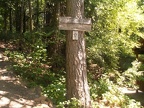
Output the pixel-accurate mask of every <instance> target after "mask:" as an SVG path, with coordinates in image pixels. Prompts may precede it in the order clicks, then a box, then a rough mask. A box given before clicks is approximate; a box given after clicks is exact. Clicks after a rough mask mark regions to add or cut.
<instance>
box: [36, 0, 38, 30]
mask: <svg viewBox="0 0 144 108" xmlns="http://www.w3.org/2000/svg"><path fill="white" fill-rule="evenodd" d="M36 11H37V19H36V28H37V29H38V28H39V0H37V10H36Z"/></svg>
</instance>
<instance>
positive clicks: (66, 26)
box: [59, 17, 91, 31]
mask: <svg viewBox="0 0 144 108" xmlns="http://www.w3.org/2000/svg"><path fill="white" fill-rule="evenodd" d="M59 29H60V30H77V31H90V30H91V19H90V18H88V19H86V18H84V19H78V18H72V17H59Z"/></svg>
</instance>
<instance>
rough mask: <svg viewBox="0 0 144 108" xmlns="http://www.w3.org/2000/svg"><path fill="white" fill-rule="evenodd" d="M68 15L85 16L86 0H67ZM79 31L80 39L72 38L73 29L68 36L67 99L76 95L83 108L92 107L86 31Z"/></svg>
mask: <svg viewBox="0 0 144 108" xmlns="http://www.w3.org/2000/svg"><path fill="white" fill-rule="evenodd" d="M67 15H68V16H71V17H73V18H75V17H76V18H83V15H84V0H67ZM78 33H79V37H78V40H72V37H73V31H68V32H67V36H66V73H67V77H66V82H67V84H66V85H67V99H68V100H69V99H71V98H73V97H75V98H77V99H79V100H80V102H81V104H82V105H83V106H82V108H91V100H90V93H89V87H88V81H87V72H86V52H85V39H84V32H82V31H79V32H78Z"/></svg>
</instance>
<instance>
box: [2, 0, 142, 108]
mask: <svg viewBox="0 0 144 108" xmlns="http://www.w3.org/2000/svg"><path fill="white" fill-rule="evenodd" d="M84 2H85V17H86V18H91V19H92V31H91V32H85V39H86V53H87V72H88V80H89V85H90V92H91V98H92V102H93V106H94V107H96V106H101V105H103V106H107V105H108V106H130V105H135V106H140V105H139V103H138V102H133V101H132V100H131V99H128V97H127V96H125V95H123V94H121V93H120V92H119V91H118V89H117V88H118V87H120V86H126V87H133V88H136V87H137V86H136V84H135V81H136V79H137V78H139V76H142V75H141V74H142V71H143V70H144V66H143V63H142V62H139V61H137V60H136V58H135V55H134V53H133V50H132V48H134V47H135V46H137V47H138V46H140V44H139V42H138V40H140V39H142V38H144V26H143V25H144V1H143V0H85V1H84ZM59 16H66V1H65V0H0V39H1V40H3V41H6V42H9V43H10V44H12V45H13V47H14V48H13V49H14V50H13V51H10V50H9V49H7V51H6V52H5V54H6V55H7V56H8V57H9V60H10V61H11V62H13V64H14V65H13V69H14V71H15V73H16V74H17V75H18V76H20V77H22V78H24V79H25V80H27V81H28V82H29V85H28V86H29V87H32V86H36V85H39V86H40V87H41V88H42V90H43V94H44V95H45V96H47V97H48V98H50V99H51V100H52V101H53V103H54V104H56V105H57V106H58V107H62V106H64V105H65V104H67V103H68V101H66V99H65V93H66V89H65V74H66V71H65V64H66V63H65V56H66V54H65V41H66V39H65V36H66V33H65V31H59V29H58V18H59ZM140 59H141V61H143V56H142V55H141V56H140ZM142 78H143V76H142ZM111 97H113V98H111ZM102 100H107V101H102ZM72 103H73V105H74V106H75V105H78V104H77V103H78V102H77V101H76V100H74V102H72ZM75 103H76V104H75Z"/></svg>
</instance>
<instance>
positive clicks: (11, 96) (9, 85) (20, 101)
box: [0, 43, 52, 108]
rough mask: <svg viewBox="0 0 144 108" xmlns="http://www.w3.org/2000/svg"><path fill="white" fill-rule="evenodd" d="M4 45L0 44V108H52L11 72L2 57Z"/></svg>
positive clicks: (34, 89) (35, 91)
mask: <svg viewBox="0 0 144 108" xmlns="http://www.w3.org/2000/svg"><path fill="white" fill-rule="evenodd" d="M4 50H5V45H4V44H2V43H0V108H52V105H50V103H48V102H47V101H46V98H45V97H43V96H40V95H39V94H38V92H37V90H36V88H32V89H30V88H27V87H26V86H25V85H24V84H23V83H22V82H21V80H20V79H19V78H18V77H16V76H15V74H14V73H13V72H12V71H8V70H7V66H10V63H9V62H8V61H7V58H6V57H5V56H4V55H3V52H4ZM50 106H51V107H50Z"/></svg>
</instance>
